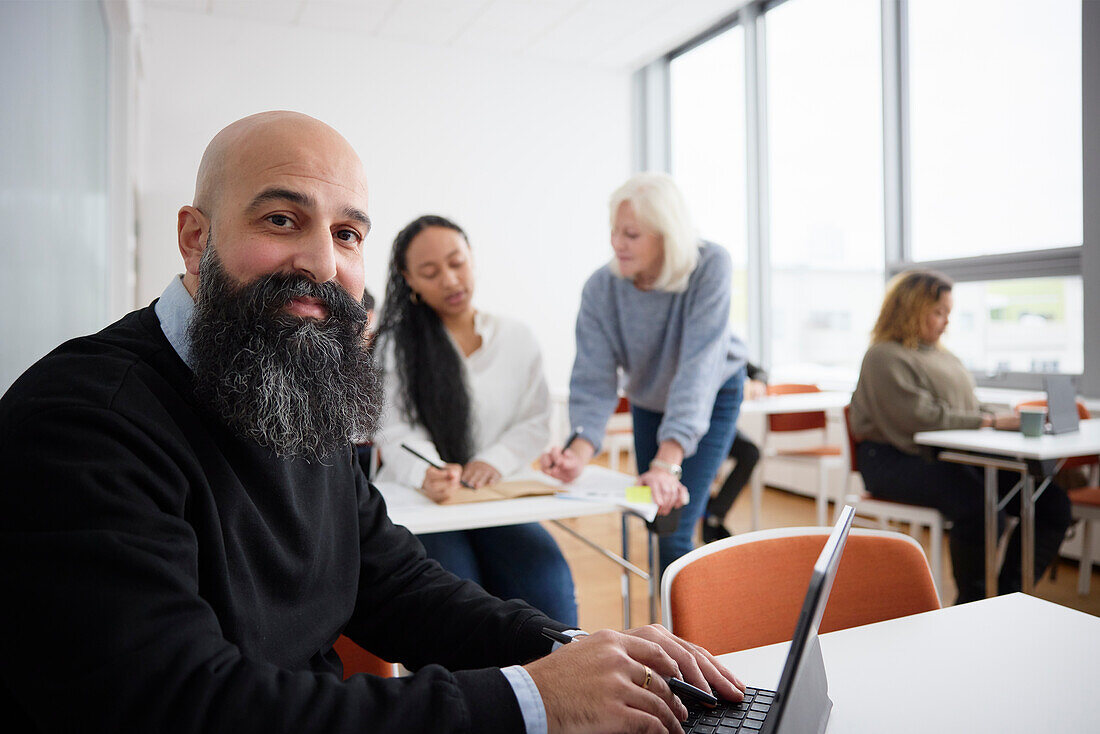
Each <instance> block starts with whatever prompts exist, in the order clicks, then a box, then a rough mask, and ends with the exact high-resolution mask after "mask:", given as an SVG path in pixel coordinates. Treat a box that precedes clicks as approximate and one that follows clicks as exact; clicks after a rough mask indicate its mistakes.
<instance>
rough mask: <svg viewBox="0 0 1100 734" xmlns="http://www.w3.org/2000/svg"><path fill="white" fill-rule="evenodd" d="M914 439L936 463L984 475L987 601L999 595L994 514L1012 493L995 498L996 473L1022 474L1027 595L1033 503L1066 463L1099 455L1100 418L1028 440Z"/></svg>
mask: <svg viewBox="0 0 1100 734" xmlns="http://www.w3.org/2000/svg"><path fill="white" fill-rule="evenodd" d="M913 440H914V441H915V442H916V443H917V444H919V445H921V446H927V447H929V449H930V450H931V451H932V453H933V454H934V455H935V457H936V458H938V459H939V460H940V461H951V462H955V463H958V464H967V465H969V466H977V467H980V468H982V469H983V470H984V471H985V588H986V596H995V595H996V593H997V536H998V532H997V513H998V511H999V510H1000V509H1002V508H1003V507H1004V506H1005V505H1006V504H1007V503H1008V501H1009V500H1010V499H1011V498H1012V496H1013V495H1014V494H1015V491H1014V492H1013V493H1011V494H1009V495H1008V496H1007V497H1004V498H999V497H998V493H997V471H998V470H1004V471H1013V472H1019V473H1020V475H1021V476H1022V481H1021V482H1020V485H1019V491H1020V493H1021V494H1020V525H1021V533H1022V535H1023V538H1022V540H1023V544H1022V545H1023V548H1022V553H1023V559H1022V563H1021V569H1022V576H1023V578H1022V579H1021V584H1022V585H1021V588H1022V589H1023V590H1024V592H1025V593H1030V592H1031V591H1032V589H1033V588H1034V586H1035V580H1034V579H1035V500H1037V499H1038V498H1039V497H1040V496H1042V494H1043V492H1044V491H1046V489H1047V487H1049V486H1050V483H1051V481H1052V480H1053V478H1054V475H1055V474H1057V473H1058V470H1059V469H1060V468H1061V466H1062V464H1063V463H1064V462H1065V460H1066V459H1067V458H1069V457H1072V456H1085V455H1089V454H1100V419H1097V420H1084V421H1081V428H1080V430H1078V431H1074V432H1073V433H1063V434H1059V435H1057V436H1052V435H1044V436H1037V437H1034V438H1032V437H1028V436H1024V435H1023V434H1022V433H1020V432H1019V431H997V430H994V429H992V428H979V429H975V430H951V431H921V432H920V433H917V434H916V435H914V436H913ZM1036 482H1038V487H1036Z"/></svg>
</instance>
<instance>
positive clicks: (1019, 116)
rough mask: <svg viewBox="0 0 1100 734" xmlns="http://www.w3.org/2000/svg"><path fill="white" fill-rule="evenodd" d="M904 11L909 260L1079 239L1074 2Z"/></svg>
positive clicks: (923, 4) (927, 5)
mask: <svg viewBox="0 0 1100 734" xmlns="http://www.w3.org/2000/svg"><path fill="white" fill-rule="evenodd" d="M908 9H909V13H908V18H907V20H908V50H909V53H908V64H907V65H908V70H909V75H908V76H909V86H908V90H909V110H910V113H909V139H910V141H911V143H910V152H909V160H910V163H911V173H910V182H911V184H910V185H911V192H912V193H911V201H912V218H911V221H912V225H911V226H912V232H911V240H910V258H911V259H912V260H917V261H920V260H940V259H944V258H958V257H966V256H972V255H990V254H994V253H1003V252H1019V251H1022V250H1039V249H1045V248H1050V247H1065V246H1067V245H1080V244H1081V239H1082V237H1081V234H1082V233H1081V229H1082V221H1083V220H1082V196H1081V0H1047V2H1044V3H1041V4H1040V5H1036V4H1035V3H1033V2H1030V1H1028V0H920V1H919V2H910V3H908ZM948 20H949V22H946V21H948Z"/></svg>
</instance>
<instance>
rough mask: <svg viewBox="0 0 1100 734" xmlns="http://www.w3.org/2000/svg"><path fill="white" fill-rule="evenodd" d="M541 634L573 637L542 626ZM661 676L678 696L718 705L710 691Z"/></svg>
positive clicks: (566, 639) (564, 641)
mask: <svg viewBox="0 0 1100 734" xmlns="http://www.w3.org/2000/svg"><path fill="white" fill-rule="evenodd" d="M542 636H543V637H545V638H546V639H548V640H552V641H554V642H560V643H561V644H563V645H566V644H568V643H570V642H572V641H573V638H572V637H570V636H569V635H567V634H564V633H562V632H558V631H557V630H552V629H550V628H549V627H543V628H542ZM661 678H662V679H663V680H664V682H665V683H668V687H669V688H671V689H672V692H673V693H675V694H676V695H677V696H679V697H680V698H689V699H691V700H692V701H696V702H697V703H701V704H703V705H704V706H706V707H708V708H714V707H715V706H717V705H718V699H717V698H716V697H714V696H713V695H711V694H710V693H707V692H706V691H704V690H702V689H701V688H696V687H695V686H693V685H691V684H690V683H686V682H684V681H682V680H680V679H679V678H672V677H670V676H667V675H662V676H661Z"/></svg>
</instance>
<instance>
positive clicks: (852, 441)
mask: <svg viewBox="0 0 1100 734" xmlns="http://www.w3.org/2000/svg"><path fill="white" fill-rule="evenodd" d="M844 435H845V436H847V437H848V468H850V469H851V470H852V473H856V472H858V471H859V455H858V454H857V453H856V450H857V449H858V447H859V443H858V442H857V441H856V437H855V434H854V433H852V406H851V405H845V406H844Z"/></svg>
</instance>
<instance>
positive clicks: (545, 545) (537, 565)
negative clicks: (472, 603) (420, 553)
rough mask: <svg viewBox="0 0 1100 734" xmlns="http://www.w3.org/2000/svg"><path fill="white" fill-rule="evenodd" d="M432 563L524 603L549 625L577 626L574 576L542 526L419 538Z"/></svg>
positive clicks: (495, 593) (492, 591)
mask: <svg viewBox="0 0 1100 734" xmlns="http://www.w3.org/2000/svg"><path fill="white" fill-rule="evenodd" d="M419 538H420V542H421V543H423V544H424V549H425V550H427V551H428V557H429V558H434V559H435V560H437V561H439V564H440V565H441V566H443V568H445V569H447V570H448V571H450V572H451V573H453V574H454V575H455V576H458V577H460V578H464V579H469V580H471V581H473V582H475V583H477V584H479V585H480V586H481V587H482V588H483V589H485V590H486V591H488V592H489V593H490V594H492V595H493V596H496V597H499V598H501V599H522V600H523V601H525V602H527V603H528V604H530V605H531V606H533V607H535V608H536V609H538V610H540V611H542V612H543V613H544V614H546V615H547V616H548V617H550V618H551V619H556V620H557V621H559V622H561V623H562V624H567V625H569V626H571V627H576V626H577V598H576V595H575V594H574V592H573V575H572V574H571V573H570V572H569V565H568V564H567V563H566V562H565V557H564V556H562V554H561V549H560V548H558V544H557V543H555V542H554V539H553V538H552V537H550V533H548V532H546V529H545V528H543V527H542V526H541V525H539V524H538V523H528V524H526V525H504V526H501V527H495V528H481V529H478V530H456V531H453V532H449V533H428V534H426V535H421V536H419Z"/></svg>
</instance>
